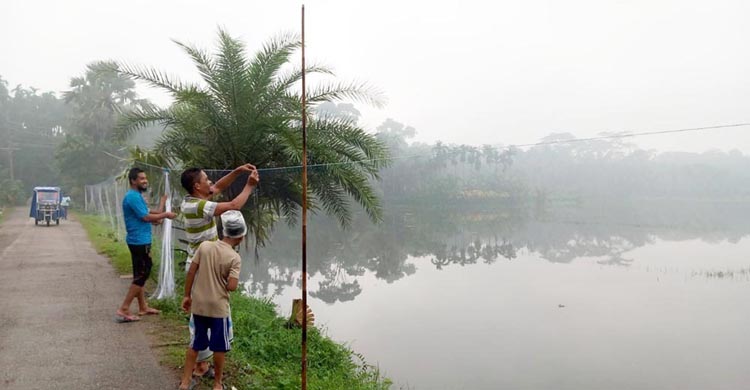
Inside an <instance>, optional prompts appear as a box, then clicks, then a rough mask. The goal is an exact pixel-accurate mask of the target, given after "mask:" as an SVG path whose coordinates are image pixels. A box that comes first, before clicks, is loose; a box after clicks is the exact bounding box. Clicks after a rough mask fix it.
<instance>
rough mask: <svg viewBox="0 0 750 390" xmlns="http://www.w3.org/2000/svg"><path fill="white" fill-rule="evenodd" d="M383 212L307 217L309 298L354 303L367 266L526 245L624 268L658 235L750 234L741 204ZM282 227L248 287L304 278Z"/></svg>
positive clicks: (253, 267)
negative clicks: (348, 222)
mask: <svg viewBox="0 0 750 390" xmlns="http://www.w3.org/2000/svg"><path fill="white" fill-rule="evenodd" d="M385 210H386V217H385V219H384V221H383V223H381V224H379V225H373V224H372V223H371V222H370V221H369V220H368V219H367V217H366V216H364V215H359V216H357V217H356V218H355V219H354V221H353V223H352V226H351V228H349V229H348V230H345V231H344V230H341V229H340V228H339V227H338V224H337V222H336V221H335V220H333V219H330V218H327V217H325V216H319V215H316V216H313V217H311V218H310V224H309V227H308V259H310V261H309V263H308V267H309V270H308V272H309V274H310V276H311V277H312V278H313V279H314V280H315V281H317V289H312V290H311V293H310V294H311V296H313V297H315V298H318V299H320V300H322V301H324V302H327V303H334V302H337V301H351V300H354V299H355V298H356V297H357V296H358V295H359V294H360V293H361V292H362V286H361V284H360V281H359V279H360V278H362V277H364V275H365V274H366V273H368V272H369V273H371V274H372V275H374V276H375V277H376V278H377V279H380V280H384V281H386V282H387V283H393V282H394V281H397V280H400V279H402V278H404V277H406V276H409V275H412V274H414V273H415V272H417V264H422V263H420V262H421V261H425V263H424V264H431V266H434V267H436V268H437V269H440V270H446V269H447V268H449V267H451V266H471V265H473V264H477V263H480V262H481V263H485V264H492V263H495V262H497V261H501V260H507V261H510V260H513V259H516V258H517V257H518V253H519V252H520V251H525V252H528V253H534V254H537V255H538V256H539V257H541V258H543V259H545V260H548V261H550V262H554V263H571V262H573V261H574V260H575V259H577V258H581V257H586V258H595V259H597V260H596V261H597V263H598V264H601V265H613V266H622V267H627V266H630V265H631V264H633V261H634V260H633V259H631V258H628V256H627V255H626V254H627V253H628V252H630V251H632V250H634V249H636V248H639V247H642V246H644V245H647V244H649V243H652V242H654V241H655V240H657V239H662V240H669V241H679V240H687V239H696V238H698V239H703V240H706V241H721V240H728V241H730V242H736V241H738V240H739V239H741V238H742V237H743V236H745V235H747V234H748V233H750V222H748V221H747V220H746V219H745V218H744V217H743V216H744V215H748V211H750V204H744V203H710V202H694V203H689V202H674V201H669V202H667V201H664V202H649V203H646V204H634V203H628V204H603V203H595V202H587V203H584V205H579V206H575V207H558V208H552V207H548V208H547V209H546V210H544V212H543V213H539V212H538V211H539V210H536V211H535V212H533V213H529V212H527V211H525V209H524V208H523V207H491V206H488V205H466V206H462V207H452V208H447V207H440V206H439V205H436V206H431V207H425V206H423V205H420V206H407V205H390V206H389V205H386V207H385ZM279 225H280V226H278V227H277V230H276V231H275V232H274V234H273V236H272V239H271V242H270V243H269V244H268V245H267V246H266V247H263V248H260V249H259V250H258V255H257V256H256V255H254V254H253V252H254V251H253V249H252V246H251V247H250V248H249V249H246V252H247V253H243V258H244V259H246V262H247V263H251V264H246V266H244V267H243V275H242V278H243V280H247V281H248V282H247V284H246V288H247V290H248V292H250V293H251V294H254V295H270V294H281V293H282V292H283V290H284V289H285V288H286V287H288V286H291V285H292V284H296V285H299V283H300V281H299V271H298V270H299V259H300V245H299V242H300V234H299V229H298V228H297V227H292V228H290V227H287V226H283V225H282V224H279ZM428 261H429V263H427V262H428ZM248 265H249V266H248ZM271 288H273V292H271Z"/></svg>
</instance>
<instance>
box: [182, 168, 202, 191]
mask: <svg viewBox="0 0 750 390" xmlns="http://www.w3.org/2000/svg"><path fill="white" fill-rule="evenodd" d="M201 171H202V169H200V168H188V169H186V170H185V171H184V172H182V176H181V177H180V183H182V188H184V189H185V191H187V193H188V194H192V193H193V190H194V187H195V183H196V182H198V179H200V177H201Z"/></svg>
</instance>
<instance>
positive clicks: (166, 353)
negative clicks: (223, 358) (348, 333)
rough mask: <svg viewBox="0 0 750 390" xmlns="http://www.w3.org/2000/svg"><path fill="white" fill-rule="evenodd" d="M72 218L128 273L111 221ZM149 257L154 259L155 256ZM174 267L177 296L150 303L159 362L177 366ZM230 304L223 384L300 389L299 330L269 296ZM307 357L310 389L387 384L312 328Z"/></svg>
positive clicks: (181, 342) (180, 326)
mask: <svg viewBox="0 0 750 390" xmlns="http://www.w3.org/2000/svg"><path fill="white" fill-rule="evenodd" d="M76 217H77V218H78V220H79V221H81V224H82V225H83V226H84V228H85V229H86V231H87V232H88V235H89V238H90V239H91V242H92V243H93V244H94V247H95V248H96V250H97V251H98V252H100V253H102V254H105V255H107V256H109V257H110V259H112V263H113V265H114V266H115V268H116V269H117V271H118V272H119V273H121V274H127V273H129V272H130V267H131V266H130V254H129V252H128V249H127V246H126V245H125V243H124V242H121V241H118V240H117V239H116V236H115V235H114V233H113V232H112V229H111V227H110V225H109V224H108V223H107V222H106V221H104V220H102V219H101V218H99V217H98V216H92V215H86V214H81V213H78V214H76ZM155 246H156V245H155ZM154 258H155V259H158V257H157V256H156V254H155V256H154ZM178 262H179V260H176V261H175V263H178ZM177 268H178V270H176V272H175V274H176V275H178V278H177V279H178V280H177V284H178V286H177V289H178V290H177V291H178V297H175V298H174V299H170V300H162V301H151V304H152V305H153V306H154V307H158V308H159V309H161V310H162V315H161V316H159V318H158V320H156V321H155V324H156V325H155V330H154V333H155V336H156V338H157V339H158V341H157V343H156V344H157V345H156V347H159V348H161V350H162V352H163V353H162V362H163V363H164V364H166V365H168V366H170V367H172V368H174V369H176V370H178V369H179V368H180V367H181V366H182V364H183V363H184V356H185V348H186V345H187V343H186V342H187V339H188V330H187V316H186V315H185V313H183V312H182V310H181V309H180V307H179V305H180V303H181V300H182V299H181V296H182V293H181V292H182V291H183V289H184V284H183V282H184V271H183V270H182V269H181V268H180V267H179V266H178V267H177ZM154 270H158V265H156V264H155V265H154ZM154 273H156V272H154ZM154 277H155V275H152V278H154ZM147 288H148V286H147ZM231 306H232V321H233V324H234V342H233V344H232V351H231V352H230V353H229V354H228V355H227V356H228V358H227V378H226V382H227V384H228V385H231V386H235V387H237V388H238V389H241V390H245V389H250V390H255V389H258V390H260V389H290V390H291V389H299V388H300V357H301V352H300V340H301V331H300V330H299V329H287V328H286V327H285V323H286V319H285V318H282V317H279V316H278V315H277V313H276V307H275V305H274V304H273V303H271V302H270V301H269V300H264V299H257V298H252V297H247V296H244V295H242V294H240V293H232V295H231ZM307 360H308V388H309V389H311V390H357V389H362V390H370V389H372V390H380V389H389V388H390V381H389V380H388V379H386V378H383V377H381V376H380V374H379V372H378V370H377V369H376V368H375V367H373V366H370V365H368V364H367V363H366V362H365V361H364V359H363V358H362V357H361V355H359V354H357V353H355V352H354V351H352V350H351V349H349V348H348V347H346V346H345V345H342V344H340V343H336V342H335V341H333V340H331V339H330V338H329V337H327V336H326V335H325V334H323V333H321V332H320V331H319V330H318V329H316V328H312V329H310V331H309V332H308V357H307ZM204 388H210V382H208V381H206V382H204Z"/></svg>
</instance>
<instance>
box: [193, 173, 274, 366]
mask: <svg viewBox="0 0 750 390" xmlns="http://www.w3.org/2000/svg"><path fill="white" fill-rule="evenodd" d="M243 173H247V174H248V177H247V182H246V183H245V187H244V188H243V189H242V192H240V193H239V195H237V196H236V197H235V198H234V199H232V200H231V201H228V202H214V201H211V200H210V199H211V197H212V196H214V195H218V194H219V193H221V192H222V191H223V190H225V189H226V188H227V187H229V185H231V184H232V183H233V182H234V181H235V180H236V179H237V177H239V176H240V175H241V174H243ZM180 182H181V184H182V187H183V188H185V191H187V193H188V196H186V197H185V199H183V201H182V205H181V206H180V211H181V212H182V216H183V218H184V222H185V236H186V239H187V241H188V258H187V262H186V264H185V271H187V270H189V269H190V265H191V263H192V262H193V256H194V255H195V251H196V249H198V246H200V244H201V243H202V242H204V241H216V240H218V239H219V233H218V231H217V230H216V223H215V222H214V217H218V216H220V215H221V214H223V213H224V212H226V211H229V210H239V209H241V208H242V206H244V205H245V203H246V202H247V199H248V198H249V197H250V194H251V193H252V192H253V190H255V187H256V186H257V185H258V183H259V182H260V176H259V175H258V170H257V169H256V168H255V166H254V165H252V164H244V165H240V166H239V167H237V168H235V169H234V170H232V172H230V173H229V174H227V175H225V176H224V177H222V178H221V179H219V181H217V182H216V183H212V182H211V180H209V179H208V175H206V172H204V171H203V170H202V169H200V168H189V169H186V170H185V171H184V172H182V176H181V177H180ZM193 323H194V322H193V316H192V315H191V316H190V325H191V326H190V331H191V333H192V332H193V330H194V328H193V326H192V325H193ZM230 323H231V317H230ZM211 356H213V353H212V352H211V351H210V350H209V349H208V348H206V349H205V350H203V351H200V352H199V353H198V364H197V365H196V367H195V371H194V373H195V375H198V376H202V375H206V374H207V375H208V376H211V375H210V371H209V366H208V361H209V360H210V359H211Z"/></svg>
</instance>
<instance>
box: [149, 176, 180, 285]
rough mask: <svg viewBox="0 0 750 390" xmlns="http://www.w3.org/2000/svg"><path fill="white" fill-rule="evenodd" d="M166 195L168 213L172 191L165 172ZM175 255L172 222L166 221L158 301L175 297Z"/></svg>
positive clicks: (163, 228) (163, 226)
mask: <svg viewBox="0 0 750 390" xmlns="http://www.w3.org/2000/svg"><path fill="white" fill-rule="evenodd" d="M164 193H165V194H166V195H167V204H166V211H172V191H171V190H170V187H169V171H168V170H164ZM174 293H175V283H174V254H173V252H172V220H171V219H169V218H165V219H164V223H162V237H161V262H160V264H159V284H158V285H157V287H156V290H155V291H154V294H153V295H152V296H153V297H155V298H157V299H164V298H171V297H174Z"/></svg>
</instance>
